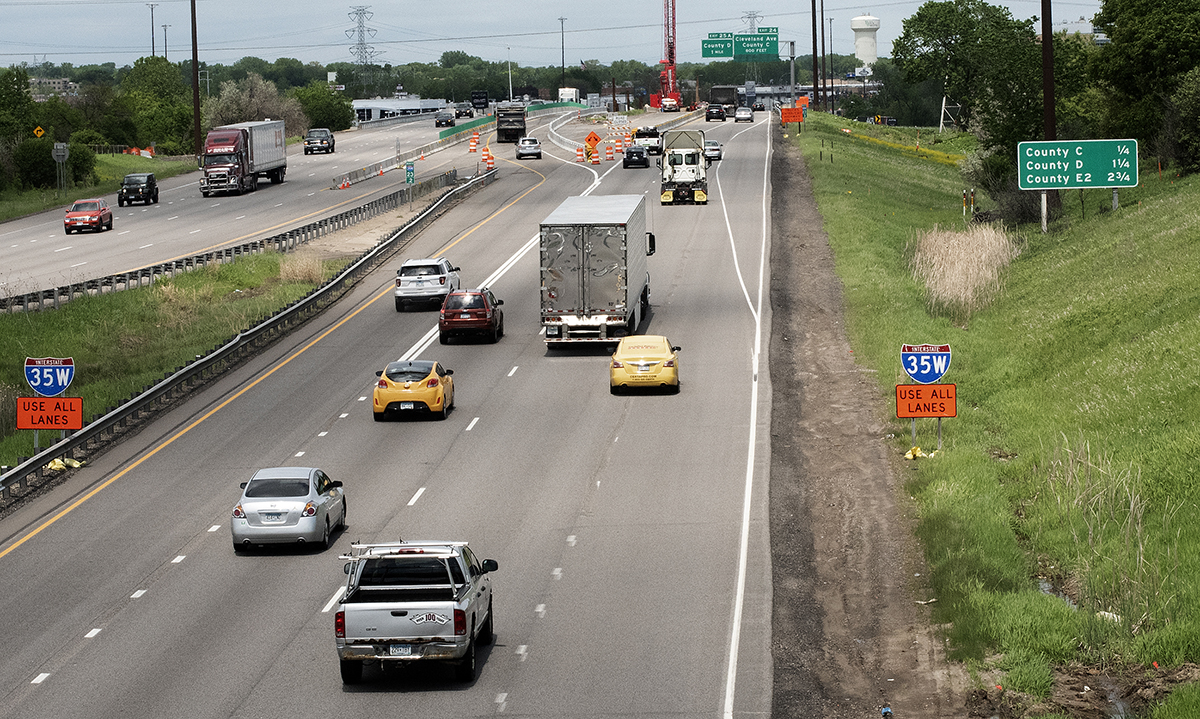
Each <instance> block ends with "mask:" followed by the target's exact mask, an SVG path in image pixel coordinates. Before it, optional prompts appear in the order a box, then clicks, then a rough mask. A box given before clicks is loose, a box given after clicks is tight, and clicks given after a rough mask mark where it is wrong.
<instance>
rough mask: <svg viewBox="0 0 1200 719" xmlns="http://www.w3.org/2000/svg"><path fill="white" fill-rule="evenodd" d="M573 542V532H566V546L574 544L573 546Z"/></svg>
mask: <svg viewBox="0 0 1200 719" xmlns="http://www.w3.org/2000/svg"><path fill="white" fill-rule="evenodd" d="M575 542H576V539H575V535H574V534H568V535H567V546H568V547H574V546H575Z"/></svg>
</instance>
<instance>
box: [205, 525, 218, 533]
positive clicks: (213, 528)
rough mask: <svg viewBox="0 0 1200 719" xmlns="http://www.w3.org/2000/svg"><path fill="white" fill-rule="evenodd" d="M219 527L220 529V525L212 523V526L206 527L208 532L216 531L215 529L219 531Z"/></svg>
mask: <svg viewBox="0 0 1200 719" xmlns="http://www.w3.org/2000/svg"><path fill="white" fill-rule="evenodd" d="M220 529H221V525H219V524H214V525H213V526H211V527H209V528H208V531H209V532H217V531H220Z"/></svg>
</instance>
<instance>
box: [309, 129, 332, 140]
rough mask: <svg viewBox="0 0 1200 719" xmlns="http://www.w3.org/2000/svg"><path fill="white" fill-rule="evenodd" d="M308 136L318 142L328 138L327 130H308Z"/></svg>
mask: <svg viewBox="0 0 1200 719" xmlns="http://www.w3.org/2000/svg"><path fill="white" fill-rule="evenodd" d="M308 136H309V137H311V138H314V139H318V140H320V139H323V138H326V137H329V130H309V131H308Z"/></svg>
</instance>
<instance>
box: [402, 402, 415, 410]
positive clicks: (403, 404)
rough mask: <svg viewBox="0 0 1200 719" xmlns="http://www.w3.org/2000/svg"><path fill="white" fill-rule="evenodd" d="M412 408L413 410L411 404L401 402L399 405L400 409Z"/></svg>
mask: <svg viewBox="0 0 1200 719" xmlns="http://www.w3.org/2000/svg"><path fill="white" fill-rule="evenodd" d="M412 408H413V403H412V402H401V403H400V409H412Z"/></svg>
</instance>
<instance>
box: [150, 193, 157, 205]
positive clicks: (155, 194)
mask: <svg viewBox="0 0 1200 719" xmlns="http://www.w3.org/2000/svg"><path fill="white" fill-rule="evenodd" d="M151 202H153V203H154V204H156V205H157V204H158V190H155V191H154V199H153V200H151Z"/></svg>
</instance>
